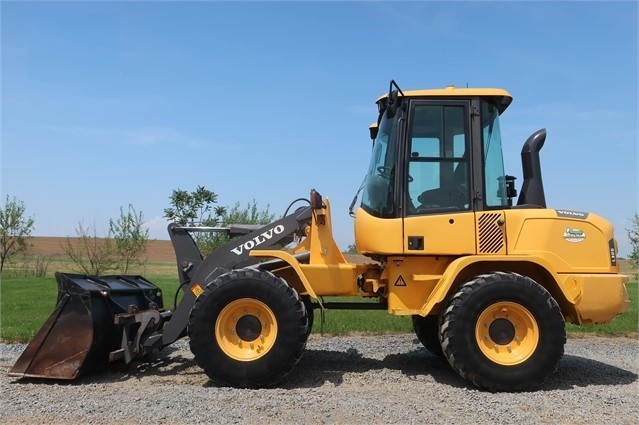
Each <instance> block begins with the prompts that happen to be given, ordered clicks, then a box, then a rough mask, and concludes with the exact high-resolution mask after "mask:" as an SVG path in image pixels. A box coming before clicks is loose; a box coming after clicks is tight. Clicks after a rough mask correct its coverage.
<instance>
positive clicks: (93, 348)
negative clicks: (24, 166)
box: [8, 207, 311, 379]
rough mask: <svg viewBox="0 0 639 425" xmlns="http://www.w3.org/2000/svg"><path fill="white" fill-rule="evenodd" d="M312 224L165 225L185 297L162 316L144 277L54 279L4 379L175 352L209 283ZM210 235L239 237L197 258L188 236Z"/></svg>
mask: <svg viewBox="0 0 639 425" xmlns="http://www.w3.org/2000/svg"><path fill="white" fill-rule="evenodd" d="M310 220H311V208H310V207H305V208H300V209H298V210H296V211H295V212H293V213H291V214H289V215H288V216H285V217H284V218H282V219H280V220H278V221H275V222H273V223H271V224H269V225H266V226H263V227H261V226H237V225H235V226H231V227H229V228H228V229H220V228H201V227H195V228H190V227H183V226H179V225H177V224H175V223H171V224H169V226H168V232H169V235H170V238H171V242H172V244H173V248H174V250H175V257H176V262H177V267H178V275H179V280H180V286H179V288H180V289H181V290H182V292H183V297H182V299H181V301H180V302H179V304H177V305H176V306H174V308H173V309H171V310H166V309H165V308H164V302H163V298H162V291H161V290H160V288H158V287H157V286H156V285H154V284H152V283H151V282H149V281H148V280H146V279H144V278H143V277H141V276H86V275H79V274H70V273H61V272H57V273H56V280H57V283H58V301H57V305H56V308H55V310H54V311H53V313H52V314H51V316H50V317H49V318H48V320H47V321H46V322H45V324H44V325H43V326H42V328H41V329H40V330H39V331H38V333H37V334H36V336H35V337H34V338H33V339H32V340H31V342H30V343H29V344H28V346H27V348H26V349H25V350H24V351H23V353H22V355H21V356H20V357H19V359H18V361H17V362H16V363H15V364H14V365H13V367H12V368H11V370H10V371H9V373H8V375H9V376H20V377H31V378H52V379H76V378H79V377H80V376H82V375H85V374H88V373H90V372H92V371H96V370H99V369H103V368H105V367H106V366H108V365H109V363H111V362H114V361H119V360H122V361H124V362H125V363H129V362H131V361H132V360H133V359H135V358H138V357H142V356H145V355H147V354H149V353H151V352H152V351H153V350H155V349H159V348H162V347H165V346H168V345H170V344H172V343H173V342H175V341H176V340H178V339H179V338H182V337H183V336H185V335H186V328H187V325H188V320H189V314H190V312H191V308H192V307H193V304H194V303H195V300H196V299H197V295H198V291H200V290H201V288H202V287H204V286H205V285H206V283H208V282H211V281H212V280H213V279H215V278H216V277H218V276H220V275H222V274H224V273H226V272H228V271H230V270H232V269H235V268H242V267H246V266H249V265H251V264H255V263H257V260H256V259H254V258H251V257H250V256H249V252H250V250H251V249H252V248H253V247H256V246H259V247H260V248H269V247H270V248H277V247H281V246H283V245H286V244H287V243H289V242H291V241H292V240H293V238H294V237H295V235H296V234H297V233H298V232H300V229H302V228H303V227H304V226H305V225H307V224H308V223H309V222H310ZM213 231H218V232H219V231H225V232H227V233H228V234H229V235H231V236H238V235H241V236H239V237H236V238H235V239H233V240H231V242H229V243H228V244H227V245H225V246H223V247H221V248H219V249H217V250H216V251H215V252H213V253H212V254H211V255H209V256H207V257H206V258H202V254H201V253H200V251H199V249H198V247H197V245H196V243H195V240H194V238H193V237H192V236H191V233H192V232H213ZM178 291H179V289H178ZM176 299H177V294H176Z"/></svg>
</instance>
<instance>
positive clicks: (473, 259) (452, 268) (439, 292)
mask: <svg viewBox="0 0 639 425" xmlns="http://www.w3.org/2000/svg"><path fill="white" fill-rule="evenodd" d="M492 262H495V263H502V264H504V263H509V262H511V263H515V262H519V263H521V262H525V263H531V264H536V265H539V266H541V267H542V268H544V269H545V271H546V272H548V274H549V275H551V276H552V278H553V280H554V283H555V284H556V285H557V287H558V288H559V290H560V291H561V293H562V294H563V296H564V298H565V300H566V301H568V302H569V303H570V304H572V305H575V304H576V303H577V302H578V301H579V298H580V297H581V291H580V290H577V289H576V288H571V287H569V286H568V285H567V283H566V282H565V279H562V278H561V277H560V276H559V275H558V274H557V273H554V272H553V271H552V270H553V268H552V267H551V265H550V262H548V261H547V260H546V259H544V258H541V257H531V256H516V255H507V256H506V255H495V256H484V255H482V256H468V257H460V258H457V259H456V260H454V261H453V262H451V263H450V264H449V265H448V267H447V268H446V271H445V272H444V274H443V275H442V277H441V278H440V279H439V282H437V285H436V286H435V289H434V290H433V292H432V293H431V295H430V297H428V300H427V301H426V303H425V304H424V306H423V307H422V308H421V313H420V314H421V315H424V316H425V315H427V314H428V313H429V312H430V311H431V310H432V309H433V307H434V306H435V304H437V303H440V302H442V301H444V300H445V298H446V295H447V294H448V292H449V290H450V288H451V287H452V285H453V283H454V281H455V278H456V277H457V276H458V275H459V273H460V272H461V271H462V270H464V269H465V268H466V267H468V266H470V265H471V264H475V263H492ZM500 269H506V268H505V267H504V266H501V267H500ZM540 284H541V283H540Z"/></svg>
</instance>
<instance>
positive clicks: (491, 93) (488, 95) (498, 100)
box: [376, 86, 513, 114]
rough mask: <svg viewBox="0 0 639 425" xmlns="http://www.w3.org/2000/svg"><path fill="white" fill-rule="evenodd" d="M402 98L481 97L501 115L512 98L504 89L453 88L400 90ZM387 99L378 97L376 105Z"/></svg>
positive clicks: (385, 96)
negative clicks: (493, 105)
mask: <svg viewBox="0 0 639 425" xmlns="http://www.w3.org/2000/svg"><path fill="white" fill-rule="evenodd" d="M402 92H403V93H404V97H407V98H413V97H481V98H484V99H487V100H489V101H491V102H492V103H494V104H495V105H496V106H497V109H498V110H499V113H500V114H501V113H502V112H504V111H505V110H506V108H508V106H509V105H510V103H511V102H512V100H513V97H512V96H511V95H510V93H508V92H507V91H506V90H504V89H497V88H458V87H455V86H448V87H444V88H443V89H427V90H402ZM386 98H388V93H385V94H384V95H382V96H380V97H379V98H378V99H377V101H376V103H379V102H380V101H382V100H384V99H386Z"/></svg>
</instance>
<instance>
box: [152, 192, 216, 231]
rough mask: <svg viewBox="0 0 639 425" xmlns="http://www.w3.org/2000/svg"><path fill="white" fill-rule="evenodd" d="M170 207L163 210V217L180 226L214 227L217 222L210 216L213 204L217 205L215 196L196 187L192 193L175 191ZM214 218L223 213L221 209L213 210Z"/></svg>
mask: <svg viewBox="0 0 639 425" xmlns="http://www.w3.org/2000/svg"><path fill="white" fill-rule="evenodd" d="M169 199H170V200H171V207H169V208H165V209H164V217H165V218H167V219H169V220H170V221H173V222H175V223H178V224H180V225H182V226H186V225H187V224H190V225H207V226H209V225H214V223H216V222H217V221H216V220H215V217H214V216H213V215H211V208H212V207H213V204H215V203H217V195H216V194H215V193H214V192H211V191H210V190H208V189H206V188H205V187H204V186H198V187H197V189H195V190H194V191H192V192H187V191H186V190H181V189H176V190H174V191H173V193H172V195H171V197H170V198H169ZM214 212H215V216H220V215H222V213H224V212H225V211H224V208H223V207H217V208H215V210H214Z"/></svg>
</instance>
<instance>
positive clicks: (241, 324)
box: [235, 315, 262, 342]
mask: <svg viewBox="0 0 639 425" xmlns="http://www.w3.org/2000/svg"><path fill="white" fill-rule="evenodd" d="M235 332H236V333H237V336H238V337H240V338H241V339H242V340H244V341H247V342H250V341H255V340H256V339H257V337H258V336H260V334H261V333H262V323H261V322H260V319H258V318H257V317H255V316H252V315H246V316H242V317H241V318H240V319H239V320H238V321H237V324H236V325H235Z"/></svg>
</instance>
